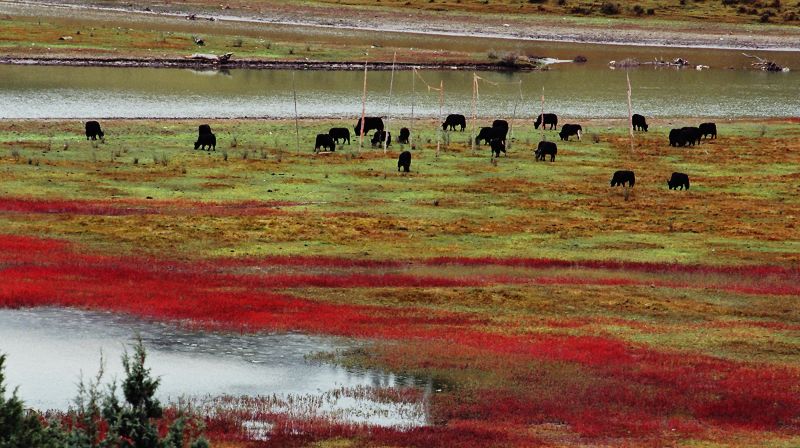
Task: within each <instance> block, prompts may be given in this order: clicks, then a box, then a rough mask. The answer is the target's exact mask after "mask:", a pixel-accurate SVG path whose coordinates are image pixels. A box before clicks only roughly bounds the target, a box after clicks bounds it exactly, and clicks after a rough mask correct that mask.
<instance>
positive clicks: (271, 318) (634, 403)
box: [0, 236, 800, 447]
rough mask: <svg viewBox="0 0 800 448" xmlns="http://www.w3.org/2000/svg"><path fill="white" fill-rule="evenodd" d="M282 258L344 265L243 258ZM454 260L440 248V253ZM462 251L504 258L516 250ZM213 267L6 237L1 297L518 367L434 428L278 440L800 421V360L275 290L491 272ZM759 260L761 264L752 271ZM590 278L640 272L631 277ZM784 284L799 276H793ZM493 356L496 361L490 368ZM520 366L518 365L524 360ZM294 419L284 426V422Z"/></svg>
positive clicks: (446, 362)
mask: <svg viewBox="0 0 800 448" xmlns="http://www.w3.org/2000/svg"><path fill="white" fill-rule="evenodd" d="M271 261H274V262H275V264H279V265H283V266H301V267H303V266H315V267H329V266H331V265H333V264H335V265H336V267H342V265H343V263H340V262H338V261H336V262H334V260H333V259H327V258H321V259H318V260H314V259H312V258H301V259H289V258H268V259H260V260H249V261H247V262H246V263H242V266H246V265H248V263H250V262H255V263H258V264H262V265H263V264H269V263H270V262H271ZM450 262H451V261H447V260H441V259H439V260H433V261H430V263H431V264H436V263H439V264H441V263H450ZM459 262H465V263H488V262H492V263H496V264H501V265H502V264H504V260H483V261H478V260H474V261H464V260H461V261H459ZM359 263H360V262H352V263H351V264H350V266H356V267H371V266H379V267H380V266H382V265H381V264H380V263H378V264H376V265H373V264H372V263H373V262H363V263H361V264H359ZM509 263H511V264H514V263H522V264H524V265H525V266H526V267H532V266H537V264H538V265H539V266H542V265H545V264H546V265H548V266H550V265H553V264H557V263H559V262H558V261H554V260H551V261H548V262H545V261H542V260H533V261H531V260H528V261H514V260H511V261H509ZM564 263H566V264H565V266H574V264H572V263H567V262H564ZM581 263H584V262H581ZM236 264H237V262H230V263H229V265H236ZM585 264H587V266H588V265H592V266H594V268H595V269H615V270H625V269H633V270H642V271H647V272H650V271H654V270H660V271H663V270H675V271H679V272H683V271H686V270H687V269H694V270H699V271H704V272H713V273H715V274H719V273H720V272H721V271H723V270H724V269H723V268H721V267H704V266H694V267H691V268H687V267H680V266H673V265H653V264H641V263H633V264H626V263H606V262H597V263H588V262H586V263H585ZM344 265H346V263H344ZM212 266H214V264H213V263H210V262H198V263H183V262H167V261H159V260H151V259H142V258H135V257H108V256H99V255H87V254H84V253H81V252H79V251H75V250H73V249H72V248H71V246H70V245H68V244H65V243H63V242H59V241H54V240H40V239H35V238H25V237H17V236H3V237H0V285H2V287H0V307H23V306H47V305H52V306H72V307H83V308H92V309H104V310H112V311H121V312H126V313H131V314H134V315H139V316H144V317H150V318H156V319H167V320H182V321H187V320H188V321H190V322H191V323H192V324H194V325H200V326H205V327H209V328H230V329H251V330H273V331H275V330H277V331H285V330H300V331H306V332H312V333H324V334H336V335H344V336H354V337H367V338H378V339H390V340H403V341H416V342H420V341H422V342H423V344H422V348H419V347H417V349H416V350H417V352H416V353H409V357H401V358H402V359H391V358H389V359H384V360H383V362H384V363H385V364H386V365H388V366H390V367H392V366H393V365H394V366H396V367H400V366H401V365H402V363H403V362H406V361H404V360H407V359H408V358H413V357H416V358H414V359H424V364H422V366H421V367H423V368H431V369H435V368H441V369H456V370H458V369H480V368H484V369H486V368H488V369H492V368H494V369H498V371H499V372H500V371H503V370H506V371H507V372H503V373H504V374H509V375H511V377H512V379H513V381H512V383H513V384H514V385H515V386H514V387H513V388H509V389H503V388H500V389H492V390H485V389H469V388H465V389H462V390H458V391H455V392H450V393H444V394H441V395H436V396H435V399H434V402H433V404H432V412H433V417H434V418H435V421H436V422H438V423H440V425H439V426H435V427H429V428H420V429H414V430H409V431H406V432H402V431H394V430H391V429H370V430H369V431H364V430H363V429H358V428H353V427H352V426H348V425H337V424H335V423H332V422H327V423H323V422H310V423H309V424H308V425H307V426H304V427H303V430H302V431H300V432H298V431H296V429H297V425H298V422H296V421H293V422H292V424H291V425H289V424H287V425H283V426H282V425H280V424H279V425H277V426H276V427H277V428H278V430H277V431H276V432H274V434H273V438H272V439H271V440H270V441H269V442H265V445H266V446H292V445H296V444H298V443H300V442H302V441H309V440H315V439H319V438H326V437H330V436H335V435H337V434H342V435H348V436H349V435H353V434H356V435H358V437H361V438H364V439H366V440H371V441H373V442H376V443H378V444H385V445H391V446H419V447H423V446H425V447H431V446H434V447H435V446H442V447H445V446H488V445H492V444H496V443H501V442H502V443H506V444H508V445H517V446H530V445H531V444H536V436H535V435H527V434H528V432H527V430H526V428H528V427H529V426H530V425H537V424H561V423H566V424H568V425H569V428H570V430H571V431H575V432H577V433H578V434H580V435H581V436H583V437H590V438H594V437H598V438H608V437H621V438H627V439H631V438H633V439H638V440H651V439H652V440H656V439H659V438H663V437H665V436H666V435H670V436H669V437H673V436H674V437H687V436H692V435H697V434H700V433H702V432H703V431H705V430H706V428H712V427H713V428H723V429H724V428H738V429H746V430H767V431H788V432H790V433H797V431H800V396H798V394H797V391H798V388H799V387H800V371H798V370H796V369H789V368H778V367H773V366H763V365H761V366H755V365H750V364H747V363H741V362H734V361H729V360H722V359H717V358H714V357H710V356H706V355H700V354H691V353H673V352H666V351H659V350H656V349H654V348H652V347H646V346H643V345H637V344H631V343H628V342H625V341H621V340H616V339H609V338H607V337H590V336H570V335H549V334H544V333H543V334H521V335H501V334H496V333H493V332H491V330H486V329H487V328H491V327H489V326H486V324H487V322H486V321H485V320H484V319H483V318H479V317H476V316H473V315H470V314H466V313H447V312H441V311H433V310H430V309H416V308H407V307H405V308H389V307H379V306H363V305H342V304H335V303H328V302H325V301H317V300H307V299H300V298H297V297H292V296H291V295H288V294H286V293H279V292H277V291H275V289H278V288H290V287H305V286H317V287H336V288H347V287H376V286H378V287H383V286H393V287H398V286H400V287H405V286H425V287H430V286H448V287H455V286H467V285H480V284H486V283H487V282H489V280H487V279H485V278H484V279H481V278H480V277H475V278H469V279H453V278H445V277H419V276H414V275H409V274H369V273H357V274H356V273H350V274H344V275H336V274H330V273H312V274H307V273H304V274H297V273H289V274H274V273H267V274H263V275H256V274H233V273H230V272H226V271H225V269H224V267H225V266H224V264H223V266H216V267H215V268H212ZM693 272H694V271H693ZM731 272H736V269H731ZM746 272H747V273H748V274H750V273H751V271H750V270H747V271H746ZM753 272H756V273H758V272H761V273H764V275H767V274H768V275H773V276H787V277H789V278H792V276H793V275H795V274H796V271H792V270H788V269H783V268H775V269H771V268H768V267H763V268H757V269H755V271H753ZM738 275H739V274H737V276H738ZM741 275H744V271H743V272H742V273H741ZM496 280H497V279H495V281H496ZM509 280H512V279H509ZM541 281H542V282H547V281H552V282H556V283H557V282H562V281H563V282H573V283H574V282H579V281H582V280H581V279H580V277H575V278H560V277H557V278H555V279H551V280H541ZM587 282H590V283H591V282H598V283H596V284H611V285H617V284H636V282H635V281H631V280H627V279H597V280H594V279H592V280H587ZM649 283H650V282H649V281H648V282H647V284H649ZM784 286H785V287H786V288H788V289H791V288H792V287H795V288H796V285H792V284H791V283H790V282H787V283H786V284H784ZM577 324H582V322H577V323H576V325H577ZM420 350H422V351H420ZM486 360H491V363H492V364H497V365H494V366H492V367H487V366H486V362H487V361H486ZM498 365H501V366H506V367H507V368H505V367H498ZM532 366H562V367H563V366H572V367H574V368H576V369H578V370H579V371H580V372H581V375H582V379H578V378H571V377H562V376H559V377H558V380H554V379H553V378H552V377H548V376H547V375H545V374H543V373H541V372H540V371H537V370H534V369H532V368H531V367H532ZM515 369H518V370H519V373H514V372H516V371H515ZM508 372H511V373H508ZM512 373H513V375H512ZM274 418H276V419H277V418H279V417H274ZM273 421H276V420H273ZM278 421H279V420H278ZM209 425H210V429H211V430H212V434H217V437H220V438H224V437H225V436H224V435H223V434H227V433H230V434H235V433H236V431H238V429H232V428H230V427H229V425H232V423H230V422H228V423H226V421H225V418H224V416H223V417H216V420H214V419H211V420H210V421H209ZM283 427H285V428H287V429H285V432H282V431H283V430H281V429H280V428H283ZM289 428H293V429H289ZM231 437H234V436H233V435H232V436H231ZM236 437H238V436H236Z"/></svg>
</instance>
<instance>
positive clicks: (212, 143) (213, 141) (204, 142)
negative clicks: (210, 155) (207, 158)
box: [194, 133, 217, 151]
mask: <svg viewBox="0 0 800 448" xmlns="http://www.w3.org/2000/svg"><path fill="white" fill-rule="evenodd" d="M198 148H199V149H204V150H206V151H216V150H217V136H216V135H214V134H212V133H208V134H200V135H198V136H197V141H196V142H194V149H198Z"/></svg>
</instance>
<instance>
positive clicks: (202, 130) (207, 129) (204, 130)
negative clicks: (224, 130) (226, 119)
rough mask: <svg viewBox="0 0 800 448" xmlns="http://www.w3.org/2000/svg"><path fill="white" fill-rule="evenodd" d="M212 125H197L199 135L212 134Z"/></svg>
mask: <svg viewBox="0 0 800 448" xmlns="http://www.w3.org/2000/svg"><path fill="white" fill-rule="evenodd" d="M211 133H212V132H211V126H209V125H207V124H201V125H200V126H198V127H197V135H204V134H211Z"/></svg>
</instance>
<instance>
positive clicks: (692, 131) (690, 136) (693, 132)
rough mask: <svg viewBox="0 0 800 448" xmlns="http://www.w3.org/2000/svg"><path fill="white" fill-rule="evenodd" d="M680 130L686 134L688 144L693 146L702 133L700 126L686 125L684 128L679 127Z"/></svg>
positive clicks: (697, 142)
mask: <svg viewBox="0 0 800 448" xmlns="http://www.w3.org/2000/svg"><path fill="white" fill-rule="evenodd" d="M681 130H682V131H683V133H684V135H685V136H686V141H688V142H689V144H690V145H692V146H694V145H699V144H700V140H701V139H702V138H703V134H702V133H701V132H700V128H696V127H693V126H687V127H685V128H681Z"/></svg>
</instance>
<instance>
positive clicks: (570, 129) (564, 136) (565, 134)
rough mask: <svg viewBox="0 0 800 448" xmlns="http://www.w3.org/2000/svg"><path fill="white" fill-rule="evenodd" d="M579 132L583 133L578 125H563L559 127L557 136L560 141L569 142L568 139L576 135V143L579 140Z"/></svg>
mask: <svg viewBox="0 0 800 448" xmlns="http://www.w3.org/2000/svg"><path fill="white" fill-rule="evenodd" d="M581 132H583V128H582V127H581V125H579V124H565V125H564V126H561V132H559V133H558V135H559V136H560V137H561V140H567V141H569V137H570V136H571V135H577V136H578V141H580V140H581Z"/></svg>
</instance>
